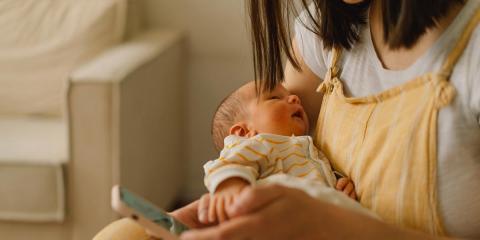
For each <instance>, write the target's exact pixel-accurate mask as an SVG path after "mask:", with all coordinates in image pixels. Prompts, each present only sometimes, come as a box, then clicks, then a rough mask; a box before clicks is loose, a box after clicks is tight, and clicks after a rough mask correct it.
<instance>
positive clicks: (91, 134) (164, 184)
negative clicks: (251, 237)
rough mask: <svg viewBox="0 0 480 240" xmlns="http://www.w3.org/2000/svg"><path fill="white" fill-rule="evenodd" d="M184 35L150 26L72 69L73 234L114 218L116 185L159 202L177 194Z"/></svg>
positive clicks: (86, 233) (88, 232) (85, 233)
mask: <svg viewBox="0 0 480 240" xmlns="http://www.w3.org/2000/svg"><path fill="white" fill-rule="evenodd" d="M182 39H183V38H182V36H181V34H180V33H178V32H164V31H150V32H147V33H144V34H141V36H139V37H137V38H134V39H132V40H131V41H129V42H126V43H124V44H121V45H118V46H116V47H114V48H112V49H109V50H107V51H106V52H104V53H103V54H101V55H100V56H99V57H98V58H96V59H93V60H92V61H90V62H88V63H87V64H85V65H83V66H82V67H80V68H79V69H77V70H76V71H74V72H73V73H72V75H71V80H70V87H69V91H68V112H69V116H68V117H69V124H70V142H71V155H72V156H71V162H70V163H69V166H68V170H67V174H68V176H69V179H68V187H67V192H68V199H69V201H68V204H69V208H68V210H71V211H73V212H74V214H72V218H73V219H72V220H73V221H74V222H75V224H74V225H73V226H74V230H73V232H74V236H76V237H75V239H91V238H92V237H93V235H94V234H95V233H96V232H98V230H99V229H101V228H102V227H103V226H105V225H106V224H108V223H109V222H111V221H112V220H113V219H114V218H115V217H116V214H115V213H113V212H112V211H111V208H110V189H111V187H112V185H114V184H121V185H123V186H125V187H127V188H129V189H131V190H133V191H134V192H137V193H138V194H140V195H143V196H144V197H146V198H147V199H149V200H151V201H152V202H154V203H156V204H157V205H158V206H160V207H164V208H167V207H169V205H171V204H172V203H173V201H174V200H175V197H176V196H177V194H178V192H179V190H180V189H179V188H180V186H181V184H182V180H183V178H184V177H183V174H182V173H183V172H184V171H182V169H181V168H182V166H183V165H184V164H182V163H181V161H182V159H183V157H182V151H181V148H180V145H181V138H180V137H181V136H182V135H183V133H182V122H183V116H182V108H183V100H182V99H183V96H182V88H183V86H182V84H183V80H182V79H183V77H182V71H181V70H182V55H183V54H182V48H183V40H182ZM67 214H68V213H67Z"/></svg>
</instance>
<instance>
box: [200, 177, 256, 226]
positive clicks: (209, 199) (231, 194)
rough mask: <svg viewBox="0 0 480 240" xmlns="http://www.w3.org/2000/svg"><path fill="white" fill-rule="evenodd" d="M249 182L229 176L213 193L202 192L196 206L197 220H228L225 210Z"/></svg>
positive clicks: (210, 221)
mask: <svg viewBox="0 0 480 240" xmlns="http://www.w3.org/2000/svg"><path fill="white" fill-rule="evenodd" d="M248 185H249V184H248V183H247V182H246V181H245V180H243V179H240V178H230V179H227V180H225V181H224V182H222V183H221V184H220V185H219V186H218V187H217V190H216V191H215V194H213V195H210V194H204V195H203V196H202V197H201V198H200V203H199V206H198V220H199V221H200V222H201V223H204V224H209V223H216V222H218V223H221V222H224V221H226V220H228V215H227V214H226V210H225V209H227V208H228V207H229V206H231V205H232V204H233V202H234V200H235V197H236V196H237V195H238V194H240V192H241V191H242V190H243V189H244V188H245V187H246V186H248Z"/></svg>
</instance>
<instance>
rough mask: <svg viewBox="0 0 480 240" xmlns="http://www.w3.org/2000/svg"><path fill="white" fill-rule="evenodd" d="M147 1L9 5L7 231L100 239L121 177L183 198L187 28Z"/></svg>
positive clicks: (4, 46)
mask: <svg viewBox="0 0 480 240" xmlns="http://www.w3.org/2000/svg"><path fill="white" fill-rule="evenodd" d="M136 4H137V3H136V1H135V0H132V1H127V0H102V1H96V0H82V1H56V0H42V1H37V0H22V1H18V0H4V1H1V2H0V31H2V35H0V238H1V239H9V240H17V239H18V240H20V239H36V240H43V239H48V240H55V239H62V240H69V239H72V240H73V239H75V240H84V239H92V237H93V236H94V235H95V234H96V233H97V232H98V231H99V230H100V229H102V228H103V227H104V226H105V225H107V224H108V223H110V222H112V221H114V220H115V219H118V218H119V217H120V216H118V215H117V214H116V213H115V212H113V211H112V209H111V207H110V189H111V187H112V186H113V185H115V184H120V185H122V186H125V187H127V188H129V189H131V190H132V191H134V192H136V193H138V194H140V195H142V196H144V197H146V198H147V199H149V200H151V201H152V202H154V203H155V204H157V205H158V206H160V207H164V208H168V207H169V206H172V204H174V202H175V200H176V198H177V197H178V194H179V191H180V188H181V186H182V179H184V175H183V174H184V171H183V169H182V167H183V166H184V164H183V163H182V159H184V158H183V155H182V149H181V147H180V146H181V143H182V139H181V136H182V133H183V130H182V126H183V122H182V119H183V117H182V109H183V104H184V103H183V98H184V97H183V96H182V88H183V71H182V67H183V66H184V54H183V48H184V36H183V35H182V33H181V32H179V31H176V30H166V29H148V28H145V27H144V26H142V25H141V24H137V23H139V22H141V21H140V20H139V19H140V17H141V12H139V11H138V10H139V9H138V6H136ZM132 23H133V24H134V25H135V26H134V27H132V26H131V25H132Z"/></svg>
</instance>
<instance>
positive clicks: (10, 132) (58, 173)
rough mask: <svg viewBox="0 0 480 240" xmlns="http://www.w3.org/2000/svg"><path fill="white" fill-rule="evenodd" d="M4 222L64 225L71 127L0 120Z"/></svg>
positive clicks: (0, 203) (54, 122) (46, 120)
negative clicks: (65, 166) (66, 170)
mask: <svg viewBox="0 0 480 240" xmlns="http://www.w3.org/2000/svg"><path fill="white" fill-rule="evenodd" d="M0 132H1V133H2V137H0V196H1V197H0V220H16V221H62V220H63V219H64V216H65V193H64V184H65V183H64V182H65V180H64V173H63V166H64V164H65V162H66V161H67V159H68V141H67V140H68V139H67V127H66V124H65V122H64V121H62V120H60V119H54V118H0Z"/></svg>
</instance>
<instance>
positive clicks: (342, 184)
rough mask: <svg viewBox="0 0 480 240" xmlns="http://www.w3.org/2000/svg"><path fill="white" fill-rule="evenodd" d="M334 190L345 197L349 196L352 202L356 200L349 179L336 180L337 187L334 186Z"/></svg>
mask: <svg viewBox="0 0 480 240" xmlns="http://www.w3.org/2000/svg"><path fill="white" fill-rule="evenodd" d="M335 188H336V189H337V190H338V191H342V192H343V193H345V194H347V196H349V197H350V198H352V199H353V200H357V194H356V193H355V185H354V184H353V182H352V180H351V179H350V178H347V177H342V178H340V179H338V181H337V186H335Z"/></svg>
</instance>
